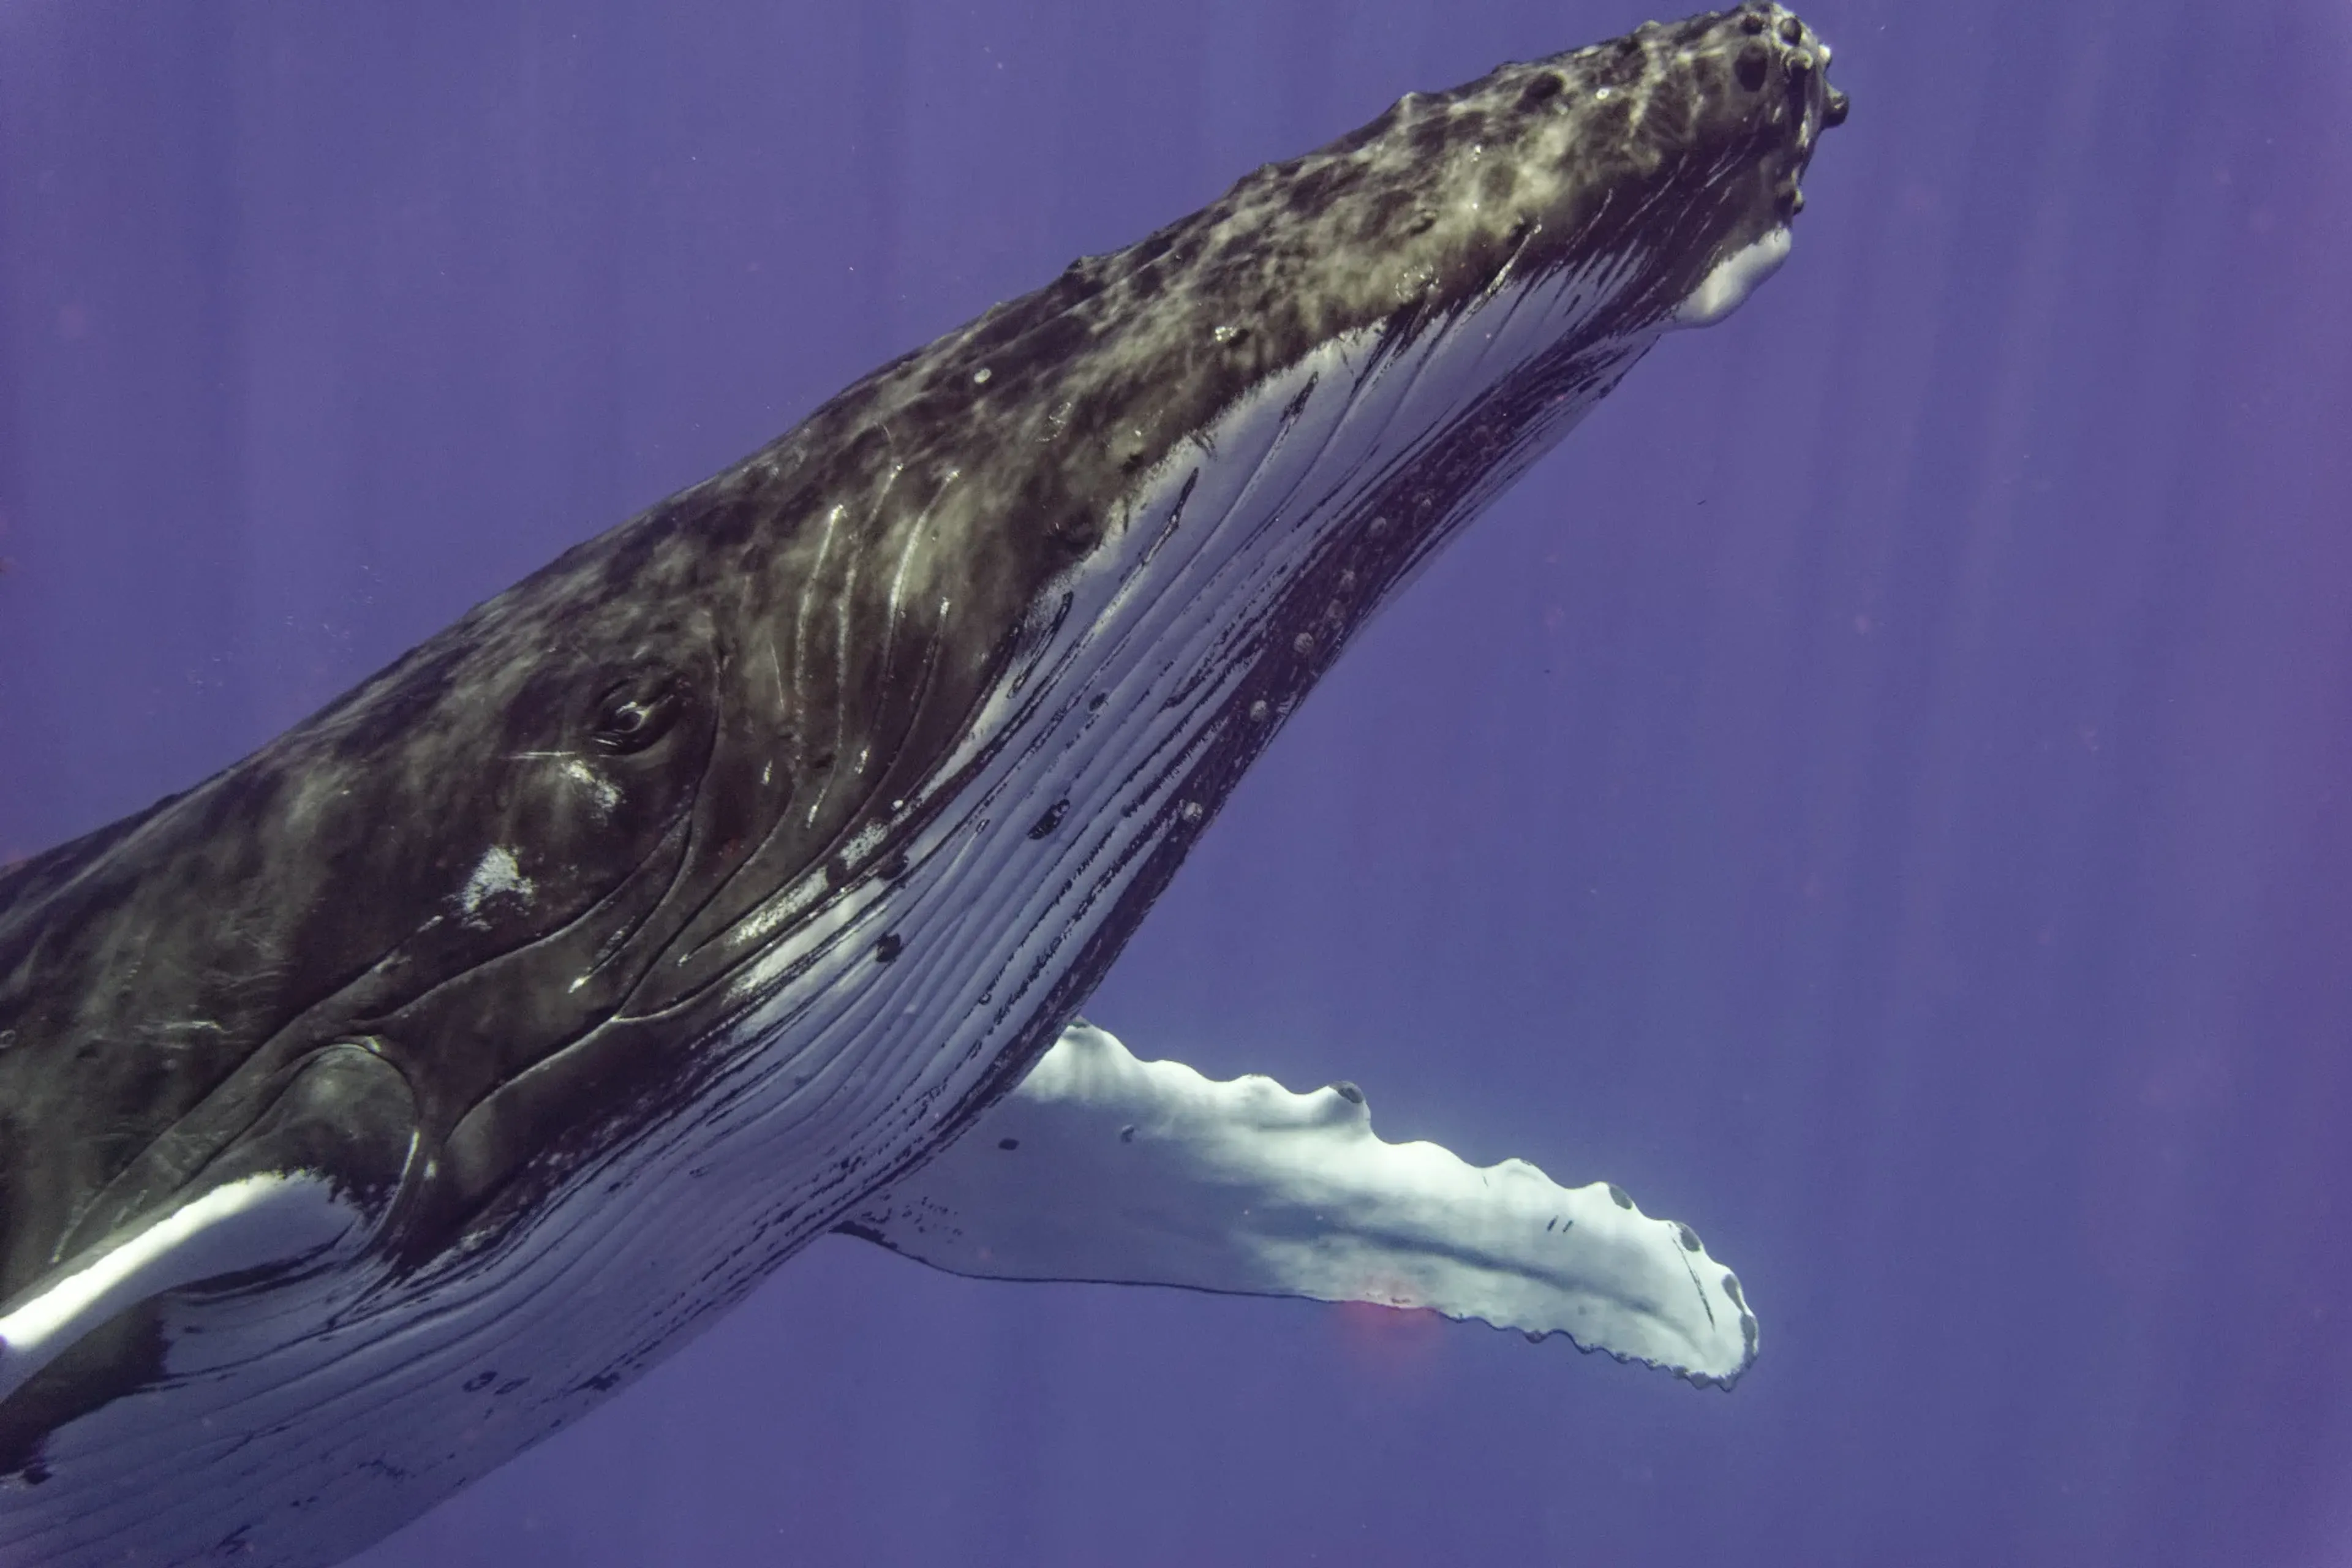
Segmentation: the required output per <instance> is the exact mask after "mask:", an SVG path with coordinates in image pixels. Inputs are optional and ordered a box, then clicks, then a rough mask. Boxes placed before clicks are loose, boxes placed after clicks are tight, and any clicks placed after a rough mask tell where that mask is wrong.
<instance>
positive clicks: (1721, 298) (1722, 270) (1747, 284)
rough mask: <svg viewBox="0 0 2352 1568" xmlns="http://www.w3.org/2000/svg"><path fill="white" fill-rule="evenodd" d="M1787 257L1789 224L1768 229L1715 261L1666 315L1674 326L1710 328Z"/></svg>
mask: <svg viewBox="0 0 2352 1568" xmlns="http://www.w3.org/2000/svg"><path fill="white" fill-rule="evenodd" d="M1788 259H1789V226H1788V225H1786V224H1782V225H1781V226H1780V227H1778V228H1775V229H1770V230H1768V231H1767V232H1766V233H1765V234H1764V236H1763V237H1761V238H1759V239H1758V240H1757V241H1756V242H1755V243H1754V244H1752V245H1748V246H1745V247H1741V248H1740V249H1738V250H1735V251H1733V252H1732V253H1731V254H1730V255H1729V256H1727V257H1725V258H1723V259H1722V260H1720V261H1718V262H1717V263H1716V264H1715V270H1714V271H1712V272H1709V273H1708V274H1707V275H1706V278H1704V279H1701V280H1700V282H1699V286H1698V287H1697V288H1696V289H1692V290H1691V291H1690V297H1689V298H1688V299H1686V300H1684V301H1683V302H1682V303H1681V304H1679V305H1677V306H1675V313H1674V314H1673V315H1672V316H1670V317H1668V318H1667V320H1668V321H1669V323H1670V324H1672V325H1674V326H1677V327H1711V326H1713V325H1715V323H1716V322H1717V321H1721V320H1723V318H1724V317H1726V316H1728V315H1729V314H1731V312H1732V311H1734V310H1738V309H1739V306H1740V302H1741V301H1742V300H1746V299H1747V298H1748V295H1750V294H1752V293H1754V292H1755V291H1756V289H1757V286H1758V285H1759V284H1760V283H1762V282H1763V281H1764V279H1767V278H1769V277H1771V276H1772V274H1774V273H1775V272H1778V271H1780V263H1782V262H1783V261H1786V260H1788Z"/></svg>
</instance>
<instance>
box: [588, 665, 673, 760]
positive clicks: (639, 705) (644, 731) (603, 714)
mask: <svg viewBox="0 0 2352 1568" xmlns="http://www.w3.org/2000/svg"><path fill="white" fill-rule="evenodd" d="M684 706H685V703H684V700H682V698H681V697H680V695H679V693H678V689H677V681H675V680H673V679H670V677H669V676H668V675H667V673H665V672H661V671H648V672H646V673H645V674H642V675H633V676H630V677H629V678H628V679H625V680H617V681H614V683H613V684H612V685H611V686H608V687H606V688H605V689H604V695H603V696H602V697H599V698H598V699H597V700H596V727H595V729H594V730H593V731H591V733H590V734H589V737H588V740H589V743H590V744H592V745H593V746H594V747H595V748H596V749H597V750H599V751H603V752H613V753H614V754H615V755H620V756H626V755H627V754H629V753H630V752H642V751H644V750H645V749H646V747H647V746H650V745H652V744H653V743H654V742H656V741H658V740H660V739H661V738H662V737H663V736H664V735H667V734H668V733H669V731H670V726H671V725H673V724H676V723H677V715H678V710H680V709H681V708H683V707H684Z"/></svg>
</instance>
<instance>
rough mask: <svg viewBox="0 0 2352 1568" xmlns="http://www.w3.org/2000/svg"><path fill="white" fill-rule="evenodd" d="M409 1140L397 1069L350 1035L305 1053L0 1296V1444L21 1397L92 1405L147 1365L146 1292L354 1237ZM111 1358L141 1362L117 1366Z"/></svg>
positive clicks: (257, 1275)
mask: <svg viewBox="0 0 2352 1568" xmlns="http://www.w3.org/2000/svg"><path fill="white" fill-rule="evenodd" d="M416 1142H417V1134H416V1103H415V1097H414V1096H413V1095H412V1094H411V1093H410V1091H409V1088H408V1084H407V1080H406V1079H404V1078H403V1077H402V1076H401V1074H400V1072H399V1070H398V1069H397V1068H394V1067H393V1065H392V1064H391V1063H389V1062H387V1061H385V1060H384V1059H383V1058H382V1057H380V1056H377V1055H375V1054H374V1053H373V1051H371V1050H369V1049H368V1048H366V1047H363V1046H360V1045H355V1044H352V1043H349V1042H343V1043H338V1044H336V1045H333V1046H330V1047H326V1048H325V1049H323V1050H320V1051H318V1052H316V1053H314V1054H313V1055H312V1056H310V1058H308V1059H306V1060H305V1061H304V1062H303V1063H302V1065H301V1066H300V1067H299V1068H297V1069H296V1071H295V1072H294V1074H293V1076H292V1077H291V1079H289V1080H288V1082H287V1085H286V1087H285V1089H283V1090H282V1091H281V1092H280V1093H279V1095H278V1099H277V1100H275V1101H273V1102H272V1103H271V1104H270V1106H269V1107H268V1109H267V1110H264V1111H263V1112H262V1113H261V1115H260V1116H259V1117H258V1118H257V1119H256V1121H254V1122H253V1124H252V1125H251V1126H250V1127H248V1128H247V1130H246V1131H244V1132H242V1133H240V1134H239V1135H238V1136H237V1137H236V1139H235V1140H234V1141H232V1142H230V1143H229V1144H228V1146H227V1147H226V1148H225V1149H223V1150H222V1151H221V1152H220V1153H219V1155H218V1156H216V1157H215V1159H214V1160H213V1161H212V1162H211V1163H208V1164H206V1165H205V1168H204V1169H203V1170H202V1171H201V1172H199V1173H197V1175H196V1176H195V1178H194V1180H192V1181H191V1182H189V1183H188V1184H187V1185H186V1186H185V1187H184V1189H183V1190H182V1192H181V1193H179V1194H176V1195H175V1197H174V1199H173V1201H172V1202H170V1203H169V1204H168V1205H159V1206H158V1209H157V1212H155V1213H153V1214H152V1215H149V1216H146V1217H143V1218H142V1219H141V1220H140V1221H138V1222H136V1223H134V1224H131V1225H125V1226H120V1227H118V1228H117V1229H116V1230H115V1231H114V1232H113V1233H112V1234H110V1235H109V1236H107V1237H104V1238H102V1239H100V1240H99V1241H97V1242H94V1243H92V1244H90V1245H89V1246H86V1247H80V1248H78V1249H77V1250H76V1251H75V1252H74V1253H73V1255H72V1256H70V1257H68V1258H66V1259H65V1260H64V1261H63V1262H61V1263H59V1264H58V1266H57V1267H56V1268H52V1269H51V1270H49V1272H48V1273H47V1274H46V1275H44V1276H43V1277H42V1278H41V1279H38V1280H37V1281H35V1282H34V1284H33V1285H32V1287H31V1288H30V1289H26V1290H25V1291H22V1292H20V1293H19V1294H18V1295H17V1296H16V1298H14V1299H13V1300H9V1301H8V1302H6V1303H5V1308H6V1310H5V1312H0V1450H5V1449H6V1448H7V1447H9V1442H8V1437H9V1435H10V1434H11V1433H13V1432H14V1431H15V1429H16V1427H18V1426H21V1425H22V1424H23V1422H22V1420H21V1419H20V1418H21V1417H22V1416H23V1415H25V1408H26V1405H27V1404H30V1405H40V1406H42V1407H43V1408H45V1409H46V1408H47V1406H49V1405H57V1404H58V1403H59V1402H60V1401H63V1403H64V1404H65V1405H74V1406H78V1407H77V1408H73V1409H71V1410H70V1412H69V1414H68V1415H66V1416H65V1417H64V1418H65V1419H70V1418H71V1416H72V1415H80V1414H82V1413H83V1411H85V1410H87V1409H89V1408H94V1407H95V1406H94V1405H92V1404H90V1403H89V1394H90V1391H91V1390H92V1389H93V1388H97V1387H101V1386H102V1387H104V1388H105V1389H107V1390H108V1391H109V1392H108V1393H107V1394H106V1395H105V1396H106V1397H112V1396H113V1395H114V1394H121V1393H125V1392H128V1391H129V1388H130V1387H135V1386H137V1385H138V1384H139V1383H140V1382H142V1381H147V1380H150V1379H152V1377H153V1376H155V1375H160V1374H161V1372H162V1366H161V1352H162V1346H161V1344H160V1341H159V1337H158V1336H159V1332H160V1331H158V1330H157V1329H156V1327H155V1324H154V1321H153V1314H152V1311H150V1310H145V1309H149V1308H150V1307H151V1306H152V1303H154V1302H155V1301H157V1300H158V1299H159V1298H161V1297H163V1296H164V1295H166V1294H167V1293H169V1292H172V1291H174V1290H185V1289H192V1288H200V1287H220V1288H226V1287H229V1286H234V1285H236V1284H240V1283H243V1282H245V1281H247V1280H257V1281H258V1280H261V1279H270V1278H274V1277H278V1276H282V1275H283V1274H284V1273H285V1272H286V1271H288V1270H290V1269H298V1268H302V1267H304V1266H306V1265H316V1264H319V1263H321V1262H323V1261H327V1260H330V1259H331V1258H335V1257H340V1256H343V1255H345V1254H347V1253H349V1252H351V1251H352V1250H355V1249H356V1248H357V1247H360V1246H362V1245H363V1244H364V1243H365V1241H366V1240H367V1238H368V1237H370V1236H372V1235H373V1233H374V1231H375V1229H376V1227H377V1226H379V1225H380V1224H381V1223H382V1221H383V1216H384V1215H385V1213H386V1212H387V1211H388V1210H389V1208H390V1206H391V1201H392V1198H393V1197H394V1194H396V1193H397V1191H398V1189H399V1186H400V1184H401V1182H402V1180H403V1179H404V1176H405V1175H406V1173H407V1171H408V1168H409V1165H410V1163H412V1162H413V1160H414V1158H415V1148H416ZM77 1347H81V1349H80V1351H79V1353H77ZM125 1357H130V1358H132V1359H135V1360H137V1361H139V1362H140V1363H142V1365H141V1366H140V1367H139V1368H137V1369H131V1368H129V1367H128V1366H127V1365H124V1364H117V1363H122V1362H123V1361H124V1358H125ZM134 1371H135V1373H136V1375H134ZM126 1380H127V1381H126ZM51 1384H56V1385H58V1386H53V1387H52V1386H46V1385H51ZM65 1384H76V1385H78V1386H79V1388H80V1392H79V1393H76V1392H74V1390H73V1389H71V1388H68V1387H66V1386H64V1385H65ZM99 1402H100V1403H103V1400H102V1399H101V1400H100V1401H99ZM56 1424H57V1423H56V1422H55V1421H52V1422H50V1425H51V1426H54V1425H56ZM4 1460H5V1454H0V1461H4Z"/></svg>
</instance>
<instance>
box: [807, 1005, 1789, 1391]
mask: <svg viewBox="0 0 2352 1568" xmlns="http://www.w3.org/2000/svg"><path fill="white" fill-rule="evenodd" d="M843 1228H845V1229H846V1230H849V1231H851V1232H853V1233H854V1234H856V1235H860V1236H864V1237H867V1238H868V1239H871V1240H874V1241H878V1242H880V1243H881V1244H882V1245H884V1246H886V1247H890V1248H891V1249H892V1250H894V1251H898V1252H902V1253H905V1254H906V1255H907V1256H908V1257H910V1258H919V1259H920V1260H921V1261H923V1262H925V1263H929V1264H931V1265H933V1266H935V1267H937V1268H945V1269H949V1270H951V1271H953V1272H955V1273H958V1274H971V1275H978V1276H982V1277H984V1278H989V1279H1089V1280H1101V1281H1109V1282H1118V1283H1127V1284H1139V1285H1178V1286H1185V1287H1189V1288H1191V1289H1199V1290H1220V1291H1231V1292H1234V1293H1239V1294H1245V1295H1265V1296H1305V1297H1309V1298H1312V1299H1314V1300H1322V1301H1369V1302H1375V1303H1378V1304H1380V1305H1382V1306H1391V1307H1426V1308H1430V1309H1432V1310H1436V1311H1438V1312H1442V1313H1444V1315H1445V1316H1447V1317H1450V1318H1476V1319H1480V1320H1483V1321H1486V1322H1489V1323H1493V1324H1495V1325H1496V1326H1497V1327H1501V1328H1510V1329H1518V1330H1521V1331H1525V1332H1527V1333H1528V1334H1529V1335H1530V1336H1533V1337H1540V1336H1542V1335H1545V1334H1549V1333H1565V1334H1567V1335H1569V1336H1570V1338H1572V1339H1573V1340H1574V1341H1575V1342H1576V1343H1577V1344H1579V1345H1580V1346H1581V1347H1583V1348H1584V1349H1586V1350H1598V1351H1606V1352H1610V1353H1611V1354H1612V1355H1615V1356H1617V1357H1619V1358H1620V1359H1622V1360H1632V1361H1640V1362H1644V1363H1649V1364H1651V1365H1654V1366H1660V1367H1664V1368H1667V1369H1668V1370H1671V1371H1673V1372H1675V1373H1678V1374H1680V1375H1682V1376H1685V1377H1687V1378H1688V1379H1690V1381H1692V1382H1694V1383H1696V1384H1702V1385H1706V1384H1717V1385H1722V1386H1728V1385H1729V1384H1731V1383H1732V1381H1733V1380H1734V1379H1736V1378H1737V1377H1738V1375H1739V1374H1740V1373H1742V1372H1744V1371H1746V1370H1747V1368H1748V1363H1750V1362H1751V1361H1753V1360H1754V1359H1755V1356H1756V1341H1757V1331H1756V1319H1755V1316H1754V1314H1753V1313H1751V1312H1749V1311H1748V1307H1747V1304H1746V1302H1745V1300H1743V1299H1742V1297H1741V1294H1740V1289H1739V1282H1738V1279H1735V1278H1734V1277H1733V1276H1732V1274H1731V1272H1730V1271H1729V1270H1728V1269H1727V1268H1724V1267H1723V1266H1722V1265H1721V1264H1719V1263H1717V1262H1716V1261H1715V1260H1714V1259H1712V1258H1709V1257H1708V1256H1707V1254H1706V1249H1705V1248H1704V1247H1701V1246H1700V1244H1699V1240H1698V1237H1696V1235H1695V1234H1694V1233H1693V1232H1692V1231H1691V1229H1690V1228H1689V1227H1688V1226H1683V1225H1678V1224H1675V1223H1674V1222H1673V1221H1670V1220H1661V1219H1653V1218H1650V1217H1648V1216H1646V1215H1643V1214H1642V1213H1641V1212H1640V1211H1639V1210H1638V1209H1636V1208H1634V1207H1633V1200H1632V1199H1630V1198H1628V1197H1626V1195H1625V1194H1623V1193H1622V1191H1620V1190H1619V1189H1618V1188H1616V1187H1614V1186H1612V1185H1610V1184H1607V1183H1601V1182H1596V1183H1594V1184H1591V1186H1585V1187H1577V1188H1565V1187H1561V1186H1559V1185H1557V1184H1554V1183H1553V1182H1552V1181H1551V1180H1550V1179H1549V1177H1547V1176H1546V1175H1545V1174H1544V1173H1542V1172H1541V1171H1539V1170H1538V1169H1536V1167H1535V1166H1533V1165H1530V1164H1528V1163H1526V1162H1525V1161H1521V1160H1506V1161H1504V1162H1503V1163H1501V1164H1498V1165H1490V1166H1486V1167H1484V1168H1480V1167H1477V1166H1474V1165H1470V1164H1467V1163H1464V1162H1463V1161H1462V1160H1461V1159H1459V1158H1458V1157H1456V1156H1455V1155H1454V1154H1453V1153H1452V1152H1448V1151H1447V1150H1444V1149H1442V1148H1440V1147H1438V1146H1437V1145H1436V1144H1434V1143H1386V1142H1381V1140H1380V1139H1379V1138H1378V1137H1376V1136H1374V1134H1373V1132H1372V1129H1371V1117H1370V1112H1369V1111H1368V1110H1366V1109H1365V1106H1364V1102H1363V1096H1362V1095H1361V1094H1360V1093H1359V1092H1357V1091H1356V1090H1355V1089H1354V1088H1353V1087H1352V1086H1347V1085H1340V1086H1335V1087H1333V1088H1328V1089H1317V1090H1314V1091H1313V1092H1311V1093H1308V1094H1293V1093H1291V1092H1290V1091H1289V1090H1287V1089H1284V1088H1283V1087H1282V1086H1281V1085H1279V1084H1277V1083H1276V1082H1275V1081H1274V1080H1273V1079H1266V1078H1258V1077H1248V1078H1241V1079H1234V1080H1232V1081H1230V1082H1223V1083H1220V1082H1216V1081H1213V1080H1212V1079H1207V1078H1203V1077H1202V1075H1201V1074H1199V1073H1197V1072H1195V1071H1194V1070H1193V1069H1192V1068H1189V1067H1186V1066H1185V1065H1184V1064H1183V1063H1181V1062H1169V1061H1160V1062H1146V1061H1138V1060H1137V1059H1136V1058H1134V1057H1133V1056H1131V1055H1129V1053H1128V1051H1127V1049H1126V1047H1123V1046H1121V1045H1120V1044H1119V1042H1118V1040H1117V1039H1115V1038H1113V1037H1111V1036H1110V1035H1108V1034H1106V1033H1105V1032H1104V1031H1102V1030H1100V1029H1097V1028H1095V1027H1093V1026H1091V1025H1087V1024H1083V1023H1080V1024H1073V1025H1072V1026H1070V1027H1069V1028H1068V1029H1067V1030H1066V1031H1065V1032H1064V1033H1063V1035H1062V1037H1061V1038H1060V1039H1059V1040H1058V1041H1057V1042H1055V1046H1054V1047H1053V1048H1052V1049H1051V1050H1050V1051H1048V1052H1047V1053H1046V1054H1045V1057H1044V1058H1042V1059H1041V1060H1040V1061H1039V1062H1038V1064H1037V1066H1036V1067H1035V1068H1033V1069H1032V1070H1031V1072H1030V1074H1029V1076H1028V1078H1027V1079H1024V1080H1023V1082H1022V1083H1021V1085H1020V1087H1018V1088H1017V1089H1014V1090H1013V1092H1012V1093H1011V1094H1010V1095H1008V1096H1006V1097H1005V1099H1004V1100H1003V1101H1001V1102H1000V1103H998V1104H997V1105H996V1106H994V1107H992V1109H991V1110H989V1111H988V1113H987V1114H986V1115H985V1116H983V1117H982V1118H981V1120H980V1121H979V1122H978V1123H977V1124H976V1125H974V1126H973V1127H972V1128H971V1131H968V1132H966V1133H965V1134H964V1135H963V1137H961V1139H959V1140H958V1141H957V1142H956V1143H955V1144H954V1145H953V1146H952V1147H950V1148H949V1149H948V1150H947V1151H945V1152H943V1153H941V1154H940V1155H939V1156H938V1157H937V1158H935V1159H933V1160H932V1161H931V1162H930V1163H929V1164H926V1165H924V1166H923V1167H922V1168H921V1169H919V1170H918V1171H916V1172H915V1173H912V1174H911V1175H909V1176H908V1178H907V1179H906V1180H904V1181H902V1182H900V1183H899V1184H898V1185H896V1186H895V1187H892V1188H889V1189H887V1190H886V1191H884V1192H880V1193H877V1194H874V1196H873V1197H871V1198H870V1199H868V1200H867V1201H866V1203H865V1204H864V1205H861V1206H860V1208H859V1210H858V1211H857V1212H856V1214H854V1215H851V1216H850V1217H849V1218H848V1219H847V1220H846V1221H845V1224H844V1226H843Z"/></svg>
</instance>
